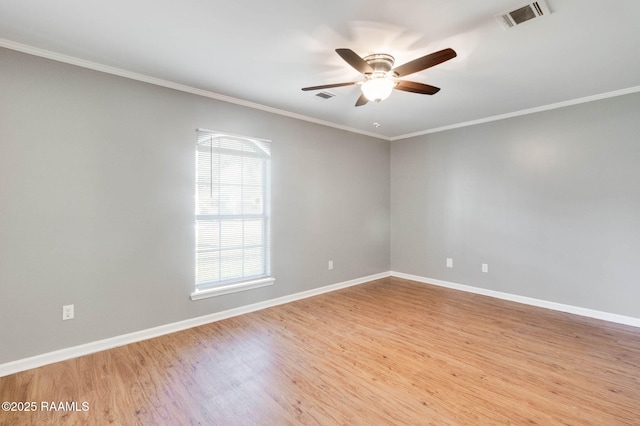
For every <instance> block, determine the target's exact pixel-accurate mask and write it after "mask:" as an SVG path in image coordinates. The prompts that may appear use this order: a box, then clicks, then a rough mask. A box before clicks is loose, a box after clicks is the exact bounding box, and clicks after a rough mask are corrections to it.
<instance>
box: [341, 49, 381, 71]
mask: <svg viewBox="0 0 640 426" xmlns="http://www.w3.org/2000/svg"><path fill="white" fill-rule="evenodd" d="M336 53H337V54H338V55H340V57H341V58H342V59H344V60H345V61H346V62H347V63H348V64H349V65H351V66H352V67H353V68H355V69H356V70H358V71H359V72H360V73H362V74H373V68H371V65H369V64H368V63H367V62H366V61H365V60H364V59H362V58H361V57H360V56H359V55H358V54H357V53H356V52H354V51H353V50H351V49H336Z"/></svg>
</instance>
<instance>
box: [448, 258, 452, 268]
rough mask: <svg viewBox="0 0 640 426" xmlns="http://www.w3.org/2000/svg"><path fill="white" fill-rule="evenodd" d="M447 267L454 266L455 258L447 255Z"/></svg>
mask: <svg viewBox="0 0 640 426" xmlns="http://www.w3.org/2000/svg"><path fill="white" fill-rule="evenodd" d="M447 268H453V258H451V257H447Z"/></svg>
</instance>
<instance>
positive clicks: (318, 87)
mask: <svg viewBox="0 0 640 426" xmlns="http://www.w3.org/2000/svg"><path fill="white" fill-rule="evenodd" d="M356 83H357V81H351V82H349V83H335V84H323V85H322V86H311V87H303V88H302V90H304V91H305V92H306V91H308V90H320V89H330V88H332V87H342V86H351V85H354V84H356Z"/></svg>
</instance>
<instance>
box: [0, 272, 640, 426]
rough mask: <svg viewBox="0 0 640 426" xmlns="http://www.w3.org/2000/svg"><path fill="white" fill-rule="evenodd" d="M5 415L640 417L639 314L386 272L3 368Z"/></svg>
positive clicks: (444, 419)
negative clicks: (11, 408) (40, 362)
mask: <svg viewBox="0 0 640 426" xmlns="http://www.w3.org/2000/svg"><path fill="white" fill-rule="evenodd" d="M0 401H23V402H26V401H35V402H37V403H38V404H41V402H42V401H45V402H59V401H77V402H78V407H79V409H81V408H82V406H81V403H82V402H83V401H86V402H87V403H88V408H89V409H88V411H73V412H62V411H56V412H51V411H49V412H45V411H42V410H38V411H36V412H31V413H29V412H21V413H6V412H0V424H2V425H13V424H16V425H24V424H36V423H38V424H40V423H43V424H110V423H112V424H118V425H128V424H142V425H180V424H202V425H286V424H322V425H333V424H367V425H386V424H394V425H395V424H402V425H406V424H433V425H458V424H470V425H485V424H516V425H522V424H540V425H555V424H569V425H589V424H592V425H625V424H629V425H633V424H635V425H640V329H638V328H633V327H627V326H622V325H616V324H612V323H607V322H603V321H598V320H593V319H588V318H582V317H578V316H573V315H570V314H564V313H559V312H553V311H548V310H545V309H540V308H534V307H530V306H525V305H520V304H516V303H512V302H506V301H501V300H496V299H492V298H488V297H484V296H479V295H474V294H468V293H463V292H458V291H454V290H448V289H443V288H439V287H434V286H428V285H424V284H419V283H415V282H411V281H406V280H401V279H396V278H387V279H383V280H378V281H373V282H371V283H367V284H363V285H360V286H357V287H351V288H348V289H344V290H340V291H336V292H333V293H329V294H325V295H321V296H316V297H313V298H309V299H305V300H301V301H297V302H293V303H290V304H287V305H282V306H278V307H274V308H270V309H266V310H263V311H259V312H254V313H251V314H247V315H243V316H240V317H235V318H231V319H228V320H224V321H220V322H217V323H213V324H209V325H205V326H202V327H197V328H194V329H190V330H186V331H183V332H180V333H175V334H171V335H167V336H163V337H159V338H156V339H152V340H147V341H144V342H140V343H135V344H131V345H127V346H124V347H120V348H116V349H112V350H109V351H105V352H101V353H96V354H93V355H89V356H84V357H81V358H77V359H74V360H70V361H65V362H60V363H57V364H53V365H50V366H45V367H42V368H38V369H34V370H30V371H26V372H22V373H18V374H14V375H12V376H7V377H4V378H0Z"/></svg>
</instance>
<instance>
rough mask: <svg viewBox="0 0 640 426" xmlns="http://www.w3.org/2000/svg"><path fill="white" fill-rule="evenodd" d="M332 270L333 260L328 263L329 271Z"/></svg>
mask: <svg viewBox="0 0 640 426" xmlns="http://www.w3.org/2000/svg"><path fill="white" fill-rule="evenodd" d="M332 269H333V260H330V261H329V270H330V271H331V270H332Z"/></svg>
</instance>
